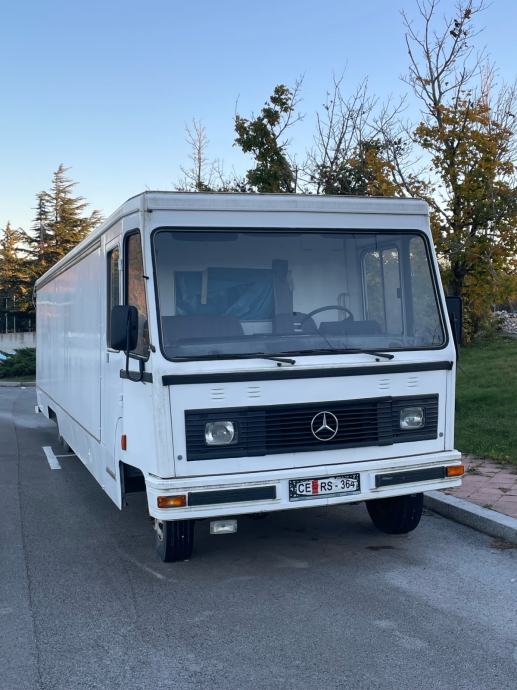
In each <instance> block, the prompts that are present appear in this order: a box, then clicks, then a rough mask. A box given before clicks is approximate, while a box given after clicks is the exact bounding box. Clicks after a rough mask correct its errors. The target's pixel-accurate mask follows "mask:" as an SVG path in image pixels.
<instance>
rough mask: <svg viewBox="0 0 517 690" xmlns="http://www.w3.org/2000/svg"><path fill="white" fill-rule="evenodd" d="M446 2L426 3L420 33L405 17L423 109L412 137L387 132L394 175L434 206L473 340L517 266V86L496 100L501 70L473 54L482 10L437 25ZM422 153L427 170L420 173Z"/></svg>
mask: <svg viewBox="0 0 517 690" xmlns="http://www.w3.org/2000/svg"><path fill="white" fill-rule="evenodd" d="M438 4H439V3H438V0H421V1H420V2H419V3H418V4H417V7H418V11H419V15H420V22H421V25H422V26H421V29H418V28H415V25H414V24H413V23H412V22H411V21H410V20H409V18H408V17H407V16H406V15H403V16H404V22H405V27H406V45H407V51H408V57H409V73H408V75H407V77H406V81H407V83H408V84H409V85H410V87H411V89H412V91H413V93H414V95H415V96H416V97H417V99H419V101H420V103H421V106H422V120H421V122H420V123H419V124H418V125H417V126H416V127H415V128H413V129H412V131H409V130H408V128H406V127H404V126H402V125H400V123H398V124H395V125H394V123H393V121H392V122H388V121H387V118H386V119H385V121H384V122H382V123H381V126H380V130H381V131H382V132H383V135H384V140H385V144H386V147H387V149H388V150H389V151H390V159H391V161H392V163H393V170H394V175H395V178H396V181H397V183H398V184H399V186H400V188H401V189H402V190H404V191H405V192H406V193H408V194H412V195H420V196H423V197H424V198H426V199H427V201H428V202H429V204H430V206H431V209H432V218H431V220H432V226H433V233H434V238H435V242H436V247H437V251H438V254H439V257H440V262H441V264H442V268H443V269H444V272H443V275H444V279H445V282H446V287H447V290H448V292H449V294H451V295H456V296H461V297H463V298H464V304H465V312H466V314H465V315H466V325H467V329H468V334H470V335H473V334H474V333H475V332H476V331H478V330H480V329H481V327H482V326H483V323H484V322H486V321H487V318H488V315H489V311H490V306H491V304H493V303H494V302H496V301H498V300H499V298H500V297H501V292H502V289H503V284H504V285H505V288H504V289H508V280H507V278H508V275H509V274H515V272H516V269H517V266H516V263H515V257H516V249H517V247H516V238H515V228H516V226H517V195H516V182H515V173H516V169H515V154H516V144H517V137H516V134H517V118H516V116H515V115H516V107H515V106H516V104H517V101H516V94H517V91H516V87H515V86H508V85H503V86H502V87H501V88H500V89H499V91H498V92H497V90H496V88H495V84H494V78H493V76H494V75H493V70H492V69H491V68H490V66H489V65H488V64H487V62H486V60H485V58H484V57H483V55H482V54H478V53H476V52H475V51H474V45H473V39H474V37H475V36H476V35H477V33H476V31H475V28H474V25H473V22H474V18H475V17H476V15H477V14H478V13H479V12H480V11H481V10H482V9H483V3H482V2H480V3H479V4H475V3H474V2H473V0H460V2H459V4H458V5H457V8H456V13H455V14H454V15H453V16H452V17H446V18H445V19H444V20H443V23H442V24H441V25H440V24H438V20H437V16H436V15H437V8H438ZM415 146H416V147H419V148H420V150H421V151H422V152H423V154H424V156H426V159H425V162H426V170H427V172H425V170H424V171H419V172H418V173H417V174H415V167H414V163H409V164H408V158H407V156H411V154H414V151H415Z"/></svg>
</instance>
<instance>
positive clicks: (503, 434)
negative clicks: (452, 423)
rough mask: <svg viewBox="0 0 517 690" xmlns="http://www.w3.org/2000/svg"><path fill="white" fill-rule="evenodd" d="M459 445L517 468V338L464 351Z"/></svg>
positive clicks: (458, 389) (459, 389) (459, 383)
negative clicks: (514, 465) (509, 463)
mask: <svg viewBox="0 0 517 690" xmlns="http://www.w3.org/2000/svg"><path fill="white" fill-rule="evenodd" d="M456 447H457V448H458V449H459V450H461V451H462V452H463V453H469V454H472V455H478V456H480V457H488V458H492V459H493V460H499V461H503V462H511V463H514V464H516V465H517V338H503V337H499V338H495V339H493V340H488V341H479V342H476V343H474V344H473V345H470V346H469V347H465V348H463V349H462V351H461V356H460V362H459V368H458V378H457V386H456Z"/></svg>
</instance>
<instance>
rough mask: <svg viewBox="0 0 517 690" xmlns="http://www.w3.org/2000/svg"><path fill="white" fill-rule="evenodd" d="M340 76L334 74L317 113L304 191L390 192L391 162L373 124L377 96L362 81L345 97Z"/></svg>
mask: <svg viewBox="0 0 517 690" xmlns="http://www.w3.org/2000/svg"><path fill="white" fill-rule="evenodd" d="M343 79H344V76H343V75H341V77H340V78H338V79H336V78H334V81H333V86H332V89H331V91H329V92H327V98H326V100H325V103H324V104H323V111H322V112H321V113H317V114H316V134H315V136H314V145H313V147H312V149H311V150H310V152H309V154H308V156H307V161H306V164H305V166H304V172H305V178H306V180H307V182H308V191H312V190H314V191H315V193H316V194H355V195H357V194H359V195H367V196H393V195H394V194H395V193H396V192H397V191H398V187H397V186H396V185H395V184H394V183H393V181H392V177H393V174H392V170H391V167H392V164H391V162H390V160H389V158H388V156H387V155H386V151H385V145H384V142H383V140H382V138H379V136H378V133H377V131H376V129H375V127H374V126H373V120H372V114H373V112H374V109H375V107H376V105H377V99H375V98H373V97H372V96H370V95H369V93H368V84H367V81H366V79H365V80H363V81H362V82H361V83H360V84H359V86H358V87H357V88H356V90H355V91H354V92H352V93H351V95H350V96H349V97H348V98H347V97H345V96H344V94H343V91H342V83H343Z"/></svg>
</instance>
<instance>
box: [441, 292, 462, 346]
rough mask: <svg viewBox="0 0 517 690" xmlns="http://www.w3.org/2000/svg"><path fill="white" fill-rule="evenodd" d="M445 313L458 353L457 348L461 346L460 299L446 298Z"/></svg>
mask: <svg viewBox="0 0 517 690" xmlns="http://www.w3.org/2000/svg"><path fill="white" fill-rule="evenodd" d="M445 302H446V304H447V313H448V314H449V321H450V322H451V329H452V337H453V338H454V345H455V346H456V353H458V350H459V346H460V345H462V344H463V305H462V302H461V297H446V298H445Z"/></svg>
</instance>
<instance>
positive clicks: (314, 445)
mask: <svg viewBox="0 0 517 690" xmlns="http://www.w3.org/2000/svg"><path fill="white" fill-rule="evenodd" d="M408 406H411V407H413V406H422V407H424V410H425V424H424V426H423V427H422V428H420V429H416V430H411V431H401V430H400V428H399V419H400V410H401V409H402V408H403V407H408ZM322 412H329V413H331V415H333V416H334V417H335V418H336V419H337V423H338V430H337V433H336V435H335V436H334V437H333V438H330V439H329V440H319V439H318V438H315V436H314V435H313V433H312V427H311V423H312V420H313V419H314V418H315V417H316V415H318V414H320V413H322ZM329 419H330V417H329ZM216 420H230V421H232V422H233V423H234V424H235V425H236V427H237V440H236V442H235V443H232V444H231V445H228V446H219V447H217V446H207V445H206V443H205V425H206V423H207V422H212V421H216ZM329 423H330V424H331V426H332V422H329ZM316 426H317V425H316ZM437 429H438V396H437V395H426V396H420V397H401V398H392V397H383V398H370V399H366V400H346V401H335V400H333V401H330V402H318V403H304V404H302V405H271V406H266V407H246V408H242V407H239V408H225V409H217V410H213V409H212V410H187V411H186V412H185V432H186V445H187V460H209V459H217V458H232V457H234V458H235V457H246V456H248V457H257V456H262V455H274V454H281V453H291V452H303V451H315V450H318V451H320V450H326V449H329V448H359V447H362V446H383V445H390V444H392V443H404V442H407V441H421V440H426V439H433V438H436V436H437Z"/></svg>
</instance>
